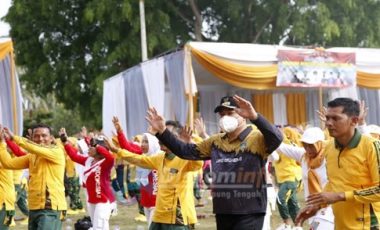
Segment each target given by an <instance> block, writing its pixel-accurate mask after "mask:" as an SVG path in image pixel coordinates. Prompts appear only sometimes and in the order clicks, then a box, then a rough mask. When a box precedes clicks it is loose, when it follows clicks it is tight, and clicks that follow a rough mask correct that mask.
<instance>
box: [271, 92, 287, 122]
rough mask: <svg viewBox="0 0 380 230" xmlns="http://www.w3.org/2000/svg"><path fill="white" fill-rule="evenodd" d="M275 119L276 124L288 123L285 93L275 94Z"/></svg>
mask: <svg viewBox="0 0 380 230" xmlns="http://www.w3.org/2000/svg"><path fill="white" fill-rule="evenodd" d="M272 98H273V119H274V123H275V124H276V125H281V126H284V125H287V124H288V118H287V115H286V98H285V95H284V94H283V93H274V94H273V96H272Z"/></svg>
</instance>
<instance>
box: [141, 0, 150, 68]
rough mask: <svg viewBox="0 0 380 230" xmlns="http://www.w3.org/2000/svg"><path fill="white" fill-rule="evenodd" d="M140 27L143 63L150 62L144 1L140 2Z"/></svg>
mask: <svg viewBox="0 0 380 230" xmlns="http://www.w3.org/2000/svg"><path fill="white" fill-rule="evenodd" d="M139 5H140V25H141V26H140V27H141V57H142V61H146V60H148V50H147V44H146V31H145V10H144V0H140V4H139Z"/></svg>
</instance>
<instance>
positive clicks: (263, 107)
mask: <svg viewBox="0 0 380 230" xmlns="http://www.w3.org/2000/svg"><path fill="white" fill-rule="evenodd" d="M252 102H253V106H254V108H255V109H256V111H257V112H259V113H260V114H262V115H263V116H264V117H265V118H266V119H267V120H268V121H270V122H272V123H274V116H273V97H272V94H255V95H252Z"/></svg>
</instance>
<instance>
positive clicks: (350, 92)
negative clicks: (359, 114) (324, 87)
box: [328, 86, 359, 101]
mask: <svg viewBox="0 0 380 230" xmlns="http://www.w3.org/2000/svg"><path fill="white" fill-rule="evenodd" d="M337 97H349V98H352V99H354V100H358V98H359V97H358V91H357V87H356V86H351V87H347V88H343V89H332V90H329V96H328V99H329V101H330V100H333V99H334V98H337Z"/></svg>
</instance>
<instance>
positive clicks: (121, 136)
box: [112, 116, 142, 154]
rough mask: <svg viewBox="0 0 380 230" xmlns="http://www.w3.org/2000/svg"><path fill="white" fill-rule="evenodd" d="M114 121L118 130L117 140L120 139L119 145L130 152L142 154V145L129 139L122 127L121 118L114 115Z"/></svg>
mask: <svg viewBox="0 0 380 230" xmlns="http://www.w3.org/2000/svg"><path fill="white" fill-rule="evenodd" d="M112 123H113V125H114V127H115V129H116V132H117V140H118V141H119V145H120V147H121V148H122V149H126V150H128V151H130V152H133V153H137V154H142V150H141V147H140V146H138V145H136V144H134V143H132V142H130V141H128V140H127V138H126V136H125V135H124V132H123V129H122V128H121V124H120V121H119V118H118V117H116V116H114V117H113V118H112Z"/></svg>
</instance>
